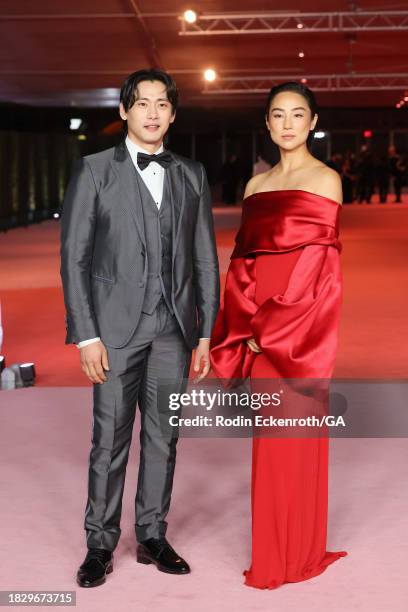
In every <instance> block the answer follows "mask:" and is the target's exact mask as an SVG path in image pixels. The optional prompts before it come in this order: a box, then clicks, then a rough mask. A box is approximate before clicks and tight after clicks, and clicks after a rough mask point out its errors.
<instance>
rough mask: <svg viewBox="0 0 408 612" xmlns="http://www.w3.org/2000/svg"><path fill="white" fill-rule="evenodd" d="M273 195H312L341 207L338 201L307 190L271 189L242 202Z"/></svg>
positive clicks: (250, 196) (259, 192)
mask: <svg viewBox="0 0 408 612" xmlns="http://www.w3.org/2000/svg"><path fill="white" fill-rule="evenodd" d="M272 193H305V194H307V195H310V196H313V197H316V198H323V200H327V201H328V202H331V203H332V204H335V205H336V206H341V204H340V203H339V202H336V200H333V199H332V198H328V197H327V196H323V195H320V194H318V193H313V192H312V191H307V190H306V189H271V190H270V191H256V192H255V193H251V194H250V195H249V196H247V197H246V198H244V199H243V200H242V201H243V202H245V200H248V199H249V198H252V197H254V196H259V195H264V196H265V195H270V194H272Z"/></svg>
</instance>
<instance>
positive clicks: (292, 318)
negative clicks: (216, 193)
mask: <svg viewBox="0 0 408 612" xmlns="http://www.w3.org/2000/svg"><path fill="white" fill-rule="evenodd" d="M340 210H341V206H339V205H338V204H337V203H336V202H335V201H334V200H331V199H329V198H325V197H323V196H318V195H315V194H312V193H310V192H307V191H303V190H279V191H270V192H260V193H256V194H253V195H252V196H249V197H248V198H245V200H244V201H243V210H242V220H241V227H240V230H239V232H238V234H237V237H236V245H235V249H234V251H233V253H232V256H231V263H230V266H229V269H228V273H227V279H226V286H225V294H224V300H223V304H222V307H221V309H220V312H219V315H218V317H217V321H216V324H215V327H214V332H213V335H212V339H211V362H212V367H213V369H214V371H215V373H216V374H217V376H218V377H219V378H221V379H224V381H225V382H224V384H226V385H227V386H228V380H230V379H234V378H235V379H239V378H246V377H248V376H250V377H251V386H252V388H254V385H255V387H256V381H257V379H264V380H265V379H273V378H286V379H290V378H292V379H293V378H302V379H303V378H319V379H321V378H322V379H328V378H330V376H331V375H332V371H333V367H334V360H335V354H336V348H337V335H338V323H339V315H340V306H341V272H340V265H339V253H340V251H341V243H340V242H339V240H338V223H339V214H340ZM251 337H254V338H255V341H256V342H257V344H258V346H260V348H261V350H262V353H259V354H256V353H254V352H253V351H251V350H250V349H249V347H248V346H247V344H246V340H247V339H248V338H251ZM328 442H329V439H328V437H312V438H311V437H306V438H305V437H297V438H296V437H284V438H277V437H274V438H271V437H254V438H253V454H252V494H251V497H252V562H251V566H250V569H249V570H247V571H245V572H244V574H245V584H247V585H249V586H253V587H257V588H261V589H274V588H277V587H278V586H280V585H281V584H283V583H286V582H299V581H302V580H307V579H309V578H312V577H314V576H317V575H318V574H321V573H322V572H323V571H324V570H325V569H326V568H327V566H328V565H330V564H331V563H333V562H334V561H336V560H337V559H338V558H340V557H342V556H345V555H346V554H347V553H346V552H345V551H340V552H328V551H326V538H327V508H328V450H329V445H328Z"/></svg>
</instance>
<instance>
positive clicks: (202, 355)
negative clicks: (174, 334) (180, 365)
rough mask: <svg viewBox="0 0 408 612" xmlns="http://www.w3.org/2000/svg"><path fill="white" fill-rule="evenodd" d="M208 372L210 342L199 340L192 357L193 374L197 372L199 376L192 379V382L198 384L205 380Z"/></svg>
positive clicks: (203, 339)
mask: <svg viewBox="0 0 408 612" xmlns="http://www.w3.org/2000/svg"><path fill="white" fill-rule="evenodd" d="M209 371H210V340H207V339H206V338H200V340H199V342H198V346H197V348H196V350H195V355H194V372H199V375H198V376H197V377H196V378H195V379H194V382H196V383H197V382H200V380H202V379H203V378H205V377H206V376H207V374H208V372H209Z"/></svg>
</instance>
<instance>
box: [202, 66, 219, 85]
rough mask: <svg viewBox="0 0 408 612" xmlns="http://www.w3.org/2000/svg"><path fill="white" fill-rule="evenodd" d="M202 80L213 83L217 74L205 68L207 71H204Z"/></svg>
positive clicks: (211, 69)
mask: <svg viewBox="0 0 408 612" xmlns="http://www.w3.org/2000/svg"><path fill="white" fill-rule="evenodd" d="M204 78H205V80H206V81H210V82H211V81H215V79H216V78H217V73H216V72H215V70H214V69H213V68H207V70H204Z"/></svg>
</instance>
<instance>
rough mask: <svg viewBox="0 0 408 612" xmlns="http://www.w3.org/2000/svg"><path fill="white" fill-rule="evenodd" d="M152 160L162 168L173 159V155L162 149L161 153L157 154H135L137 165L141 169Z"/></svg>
mask: <svg viewBox="0 0 408 612" xmlns="http://www.w3.org/2000/svg"><path fill="white" fill-rule="evenodd" d="M152 161H154V162H157V163H158V164H160V165H161V166H163V168H168V167H169V166H170V164H171V163H172V161H173V157H172V155H171V153H169V152H168V151H163V153H159V155H148V154H147V153H138V154H137V165H138V166H139V168H140V169H141V170H144V169H145V168H147V166H148V165H149V164H150V162H152Z"/></svg>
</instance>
